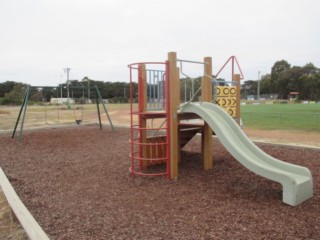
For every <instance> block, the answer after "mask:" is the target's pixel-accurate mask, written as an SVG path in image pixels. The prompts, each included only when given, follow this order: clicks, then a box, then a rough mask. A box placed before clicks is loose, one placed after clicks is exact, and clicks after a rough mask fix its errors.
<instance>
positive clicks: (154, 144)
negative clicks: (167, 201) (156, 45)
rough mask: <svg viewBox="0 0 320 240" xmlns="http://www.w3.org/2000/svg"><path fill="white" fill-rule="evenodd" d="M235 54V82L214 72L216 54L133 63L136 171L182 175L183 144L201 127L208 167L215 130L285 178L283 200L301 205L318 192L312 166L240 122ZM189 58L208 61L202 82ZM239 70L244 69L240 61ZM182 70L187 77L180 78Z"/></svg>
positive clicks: (237, 151)
mask: <svg viewBox="0 0 320 240" xmlns="http://www.w3.org/2000/svg"><path fill="white" fill-rule="evenodd" d="M229 60H230V61H231V62H232V81H230V82H226V81H224V80H223V81H219V80H218V79H217V75H218V74H219V73H220V71H219V72H218V74H216V76H213V75H212V60H211V58H210V57H205V58H204V60H203V62H196V61H187V60H181V59H177V56H176V53H174V52H171V53H169V54H168V60H167V61H165V62H144V63H133V64H130V65H129V68H130V83H131V84H130V101H131V104H130V106H131V107H130V114H131V133H130V144H131V147H130V160H131V166H130V172H131V173H132V174H135V175H144V176H161V175H164V176H167V177H168V178H170V179H176V178H177V177H178V165H179V161H180V150H181V148H182V147H183V146H184V145H185V144H186V143H188V141H189V140H190V139H191V138H192V137H193V136H194V135H195V134H196V133H198V132H200V133H201V151H202V156H203V165H204V169H205V170H209V169H212V134H213V132H214V134H215V135H216V136H217V137H218V138H219V141H220V142H221V144H222V145H223V146H224V147H225V148H226V150H228V152H229V153H230V154H231V155H232V156H233V157H234V158H235V159H236V160H237V161H238V162H239V163H241V164H242V165H243V166H244V167H246V168H247V169H249V170H250V171H252V172H254V173H256V174H258V175H260V176H262V177H265V178H268V179H270V180H273V181H276V182H278V183H280V184H281V185H282V188H283V194H282V200H283V202H285V203H287V204H289V205H292V206H296V205H298V204H300V203H301V202H303V201H305V200H307V199H308V198H311V197H312V196H313V180H312V175H311V172H310V170H309V169H308V168H305V167H302V166H297V165H294V164H291V163H287V162H283V161H280V160H278V159H276V158H273V157H272V156H270V155H268V154H266V153H265V152H263V151H262V150H261V149H260V148H258V147H257V146H256V145H255V144H254V143H253V142H251V140H250V139H249V138H248V137H247V136H246V135H245V133H244V132H243V131H242V129H241V128H240V127H239V123H240V78H241V75H240V74H234V67H235V63H236V64H237V65H238V62H237V61H236V58H235V57H230V58H229ZM229 60H228V61H229ZM228 61H227V62H228ZM184 64H192V65H200V66H202V67H203V76H202V77H201V78H199V80H198V82H197V81H196V80H195V79H192V78H190V77H188V76H187V74H186V73H185V72H184V71H183V66H184ZM177 65H179V67H177ZM224 66H225V65H224ZM224 66H223V67H224ZM238 67H239V65H238ZM239 70H240V73H241V69H240V67H239ZM180 74H181V75H183V76H185V77H187V78H180ZM134 79H136V81H134ZM188 86H189V87H188ZM196 89H197V90H196ZM181 93H183V94H181ZM151 166H152V167H151Z"/></svg>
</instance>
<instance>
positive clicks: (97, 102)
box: [96, 89, 102, 129]
mask: <svg viewBox="0 0 320 240" xmlns="http://www.w3.org/2000/svg"><path fill="white" fill-rule="evenodd" d="M96 104H97V111H98V119H99V126H100V129H102V124H101V116H100V109H99V99H98V91H97V89H96Z"/></svg>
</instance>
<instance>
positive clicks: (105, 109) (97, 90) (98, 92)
mask: <svg viewBox="0 0 320 240" xmlns="http://www.w3.org/2000/svg"><path fill="white" fill-rule="evenodd" d="M95 88H96V92H97V95H98V96H99V98H100V100H101V104H102V106H103V109H104V111H105V113H106V115H107V118H108V120H109V123H110V126H111V128H112V131H113V132H114V127H113V124H112V121H111V118H110V116H109V113H108V110H107V108H106V106H105V105H104V103H103V101H102V97H101V94H100V91H99V89H98V87H97V86H95ZM99 116H100V115H99Z"/></svg>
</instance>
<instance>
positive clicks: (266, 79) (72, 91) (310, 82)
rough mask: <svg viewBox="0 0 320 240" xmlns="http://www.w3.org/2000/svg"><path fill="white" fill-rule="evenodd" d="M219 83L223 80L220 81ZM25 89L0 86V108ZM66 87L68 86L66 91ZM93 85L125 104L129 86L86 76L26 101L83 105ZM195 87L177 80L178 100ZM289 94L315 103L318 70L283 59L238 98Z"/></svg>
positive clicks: (17, 85) (39, 91)
mask: <svg viewBox="0 0 320 240" xmlns="http://www.w3.org/2000/svg"><path fill="white" fill-rule="evenodd" d="M221 80H222V81H223V79H220V81H221ZM160 84H162V83H160ZM258 85H259V86H258ZM26 86H27V85H26V84H24V83H21V82H14V81H6V82H3V83H0V105H3V104H21V102H22V99H23V94H24V91H25V89H26ZM68 86H70V88H69V91H68ZM94 86H97V87H98V89H99V92H100V94H101V97H102V98H103V99H108V101H109V102H111V103H112V102H115V103H119V102H120V103H127V102H129V98H130V83H127V82H104V81H96V80H93V79H90V78H88V77H84V78H83V79H82V80H80V81H79V80H70V81H69V83H68V84H67V83H64V84H60V85H59V86H57V87H56V88H53V87H48V88H42V89H34V90H33V91H32V93H31V97H30V100H31V101H34V102H49V101H50V99H51V98H60V97H63V98H66V97H67V96H68V95H69V97H70V98H73V99H78V100H79V101H80V102H85V100H86V99H88V98H90V99H95V97H96V96H95V91H94V90H92V87H94ZM199 86H200V78H196V79H195V81H193V82H192V81H191V80H190V79H181V87H180V93H181V94H180V96H181V100H186V99H188V100H189V99H190V98H191V96H192V93H194V91H195V90H197V89H198V88H199ZM157 87H162V86H151V87H147V96H148V97H152V98H158V97H160V96H152V95H154V94H157V92H155V93H153V91H152V90H151V89H153V88H157ZM90 89H91V90H90ZM290 92H299V95H298V98H299V99H300V100H314V101H319V100H320V69H319V68H317V67H315V66H314V65H313V64H312V63H308V64H306V65H305V66H302V67H300V66H291V65H290V64H289V63H288V62H287V61H286V60H280V61H277V62H275V63H274V65H273V66H272V68H271V73H268V74H265V75H263V76H262V77H261V80H259V81H257V80H247V81H245V82H244V84H242V86H241V93H242V96H248V95H256V96H257V95H259V94H260V95H263V94H276V95H277V96H278V98H279V99H287V98H288V96H289V93H290ZM132 95H133V100H134V101H137V98H138V86H137V83H133V84H132ZM198 95H199V93H198Z"/></svg>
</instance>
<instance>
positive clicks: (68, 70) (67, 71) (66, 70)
mask: <svg viewBox="0 0 320 240" xmlns="http://www.w3.org/2000/svg"><path fill="white" fill-rule="evenodd" d="M63 70H64V72H65V73H66V74H67V98H68V109H70V101H69V97H70V96H69V72H70V70H71V68H68V67H67V68H64V69H63Z"/></svg>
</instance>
